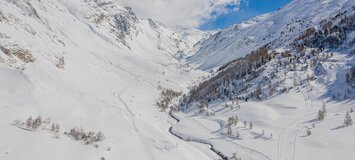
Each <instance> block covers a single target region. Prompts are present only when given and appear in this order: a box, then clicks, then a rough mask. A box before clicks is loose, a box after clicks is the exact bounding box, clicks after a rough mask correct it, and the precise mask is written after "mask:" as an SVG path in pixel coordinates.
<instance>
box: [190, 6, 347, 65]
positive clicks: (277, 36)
mask: <svg viewBox="0 0 355 160" xmlns="http://www.w3.org/2000/svg"><path fill="white" fill-rule="evenodd" d="M345 3H348V4H347V5H349V6H351V4H349V3H353V2H351V1H350V2H349V1H348V0H337V1H334V0H294V1H292V2H290V3H289V4H287V5H286V6H284V7H282V8H281V9H279V10H278V11H275V12H273V13H268V14H264V15H260V16H257V17H255V18H252V19H251V20H248V21H245V22H243V23H241V24H237V25H232V26H230V27H229V28H227V29H224V30H221V31H220V32H218V33H216V34H214V35H213V36H211V37H210V38H209V39H207V40H205V41H203V42H202V44H200V49H198V50H197V52H196V53H195V54H194V55H193V56H191V57H190V58H189V61H190V62H191V63H192V64H194V65H195V66H197V67H198V68H200V69H203V70H208V69H213V68H215V67H219V66H221V65H223V64H226V63H228V62H230V61H232V60H234V59H237V58H239V57H244V56H245V55H247V54H249V53H250V52H251V51H253V50H256V49H258V48H260V47H261V46H264V45H268V46H270V47H273V48H276V47H280V46H285V45H288V44H289V43H291V42H292V41H293V39H295V38H296V37H298V36H299V34H301V33H302V32H303V31H305V30H306V29H308V28H310V27H312V26H317V25H318V24H319V23H320V22H321V21H323V20H326V19H328V18H329V17H331V16H333V15H334V14H336V13H337V11H339V9H341V8H342V7H343V5H344V4H345Z"/></svg>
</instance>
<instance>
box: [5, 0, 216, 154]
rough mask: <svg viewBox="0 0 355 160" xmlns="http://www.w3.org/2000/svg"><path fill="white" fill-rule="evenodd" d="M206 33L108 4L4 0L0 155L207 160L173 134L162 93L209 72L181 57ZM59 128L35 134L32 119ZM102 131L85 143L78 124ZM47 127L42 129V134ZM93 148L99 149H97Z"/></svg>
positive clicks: (107, 0)
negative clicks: (77, 136) (78, 137)
mask: <svg viewBox="0 0 355 160" xmlns="http://www.w3.org/2000/svg"><path fill="white" fill-rule="evenodd" d="M206 36H208V35H207V34H205V33H203V32H201V31H198V30H195V29H182V28H168V27H164V26H163V25H160V24H159V23H157V22H154V21H153V20H148V19H140V18H138V17H136V15H135V14H134V13H133V12H132V10H131V9H130V8H127V7H126V8H125V7H121V6H120V5H118V4H117V3H116V2H115V1H111V0H77V1H72V0H59V1H53V0H41V1H38V0H21V1H17V0H2V1H0V83H1V89H0V130H1V132H0V137H1V138H0V152H1V153H0V159H2V160H19V159H36V160H41V159H43V160H48V159H68V160H69V159H71V160H74V159H77V160H82V159H92V160H99V159H100V158H101V157H104V158H105V159H154V160H156V159H210V158H213V157H216V155H214V154H213V153H210V152H208V151H206V150H205V148H206V147H205V146H200V145H199V144H189V143H185V142H184V141H182V140H179V139H177V138H176V137H174V136H173V135H171V134H170V133H169V132H168V128H169V126H170V123H173V122H174V121H173V120H172V119H169V118H168V115H167V114H165V113H161V112H159V109H158V108H157V107H156V106H155V102H156V99H158V97H159V93H160V92H161V91H160V88H174V89H175V90H183V89H184V88H185V86H187V85H188V84H189V83H191V82H193V81H194V79H195V78H196V77H198V76H200V75H203V74H204V73H202V72H198V71H192V72H190V69H189V68H187V67H186V66H185V65H184V64H180V63H179V61H178V60H177V59H176V58H175V53H177V52H179V51H180V52H185V51H186V50H188V49H190V48H192V46H193V45H194V44H195V43H196V42H197V41H199V40H200V39H201V38H203V37H206ZM38 115H41V116H42V117H43V119H45V118H50V121H51V122H53V123H57V124H59V125H60V131H59V138H55V137H57V136H56V135H55V134H54V133H53V132H52V131H50V129H51V124H47V126H46V127H45V128H46V129H44V130H43V129H39V130H36V131H28V130H26V129H24V128H21V124H20V125H19V124H18V123H15V124H14V120H16V119H19V120H21V121H22V122H25V121H26V119H27V118H28V117H30V116H32V118H36V117H37V116H38ZM76 126H77V127H82V128H83V129H84V130H85V131H94V132H102V133H103V134H104V136H105V139H104V140H102V141H100V142H97V145H98V148H96V147H97V146H96V145H85V144H84V142H81V141H75V140H74V139H73V138H71V137H70V136H67V135H64V134H63V133H64V132H69V131H70V130H71V129H72V128H73V127H76ZM42 127H44V126H41V128H42ZM94 146H96V147H94Z"/></svg>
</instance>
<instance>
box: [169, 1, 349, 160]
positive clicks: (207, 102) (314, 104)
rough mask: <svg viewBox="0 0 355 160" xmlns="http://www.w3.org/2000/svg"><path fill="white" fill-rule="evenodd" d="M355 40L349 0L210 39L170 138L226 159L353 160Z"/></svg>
mask: <svg viewBox="0 0 355 160" xmlns="http://www.w3.org/2000/svg"><path fill="white" fill-rule="evenodd" d="M354 33H355V2H354V1H339V0H314V1H312V0H307V1H303V0H295V1H293V2H291V3H290V4H288V5H287V6H285V7H284V8H283V9H281V10H279V11H277V12H275V13H271V14H266V15H262V16H259V17H256V18H253V19H252V20H250V21H247V22H244V23H242V24H239V25H235V26H232V27H230V28H228V29H226V30H222V31H221V32H219V33H217V34H215V35H213V36H211V38H209V39H207V40H206V41H203V42H202V43H200V47H201V49H200V50H199V51H198V52H197V53H196V54H195V55H193V56H192V57H190V58H189V59H188V60H190V62H191V63H193V64H194V65H197V67H198V68H200V69H203V70H210V69H213V71H214V72H213V74H212V75H211V76H210V77H209V78H206V79H204V80H203V81H201V82H200V83H199V84H197V85H195V86H194V87H191V90H190V91H189V93H188V94H187V95H186V96H185V97H184V98H183V100H182V101H181V103H180V106H179V107H178V108H177V109H176V110H179V111H181V112H176V113H174V114H173V115H174V116H175V118H176V119H179V123H178V124H176V125H174V126H173V129H172V130H173V133H175V134H177V135H180V136H181V137H183V138H184V139H187V140H189V139H192V140H193V141H196V142H201V143H205V144H210V145H211V146H213V148H214V150H215V151H217V153H222V155H224V156H225V157H227V158H225V159H228V158H229V159H258V160H270V159H278V160H296V159H298V160H308V159H329V160H332V159H337V158H338V157H341V159H346V160H351V159H353V156H352V154H350V153H351V152H352V151H353V150H354V149H355V148H354V146H355V140H354V138H353V136H352V133H353V132H354V131H355V128H354V126H353V125H352V123H353V120H352V118H351V117H354V106H355V81H354V80H355V57H354V53H355V50H354V46H355V45H354V44H355V43H354V42H355V34H354ZM201 44H202V45H201ZM216 67H218V68H217V69H214V68H216ZM192 128H193V130H192ZM191 130H192V131H191ZM222 158H223V157H222Z"/></svg>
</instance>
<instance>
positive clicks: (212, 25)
mask: <svg viewBox="0 0 355 160" xmlns="http://www.w3.org/2000/svg"><path fill="white" fill-rule="evenodd" d="M290 1H291V0H248V3H245V2H242V3H241V6H240V9H239V10H238V11H234V12H230V13H227V14H224V15H220V16H218V17H217V18H215V19H212V20H210V21H209V22H207V23H205V24H203V25H201V26H200V27H199V28H200V29H202V30H212V29H223V28H225V27H227V26H229V25H231V24H236V23H240V22H242V21H244V20H247V19H250V18H252V17H255V16H256V15H259V14H263V13H268V12H272V11H275V10H277V9H278V8H280V7H282V6H284V5H285V4H287V3H288V2H290ZM227 7H230V8H233V7H235V6H227Z"/></svg>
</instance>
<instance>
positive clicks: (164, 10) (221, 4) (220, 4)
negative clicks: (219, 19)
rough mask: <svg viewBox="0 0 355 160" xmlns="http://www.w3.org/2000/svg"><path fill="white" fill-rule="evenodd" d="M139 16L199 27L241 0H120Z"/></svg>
mask: <svg viewBox="0 0 355 160" xmlns="http://www.w3.org/2000/svg"><path fill="white" fill-rule="evenodd" d="M119 2H121V3H122V4H123V5H125V6H130V7H132V9H133V10H134V11H135V12H136V13H137V15H138V16H139V17H144V18H152V19H156V20H158V21H160V22H162V23H165V24H167V25H182V26H188V27H198V26H200V25H201V24H203V23H204V22H206V21H208V20H211V19H213V18H215V17H216V16H217V15H220V14H224V13H227V12H230V11H231V10H235V9H237V8H236V7H232V8H231V7H226V6H228V5H233V6H238V5H239V4H240V0H119Z"/></svg>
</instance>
